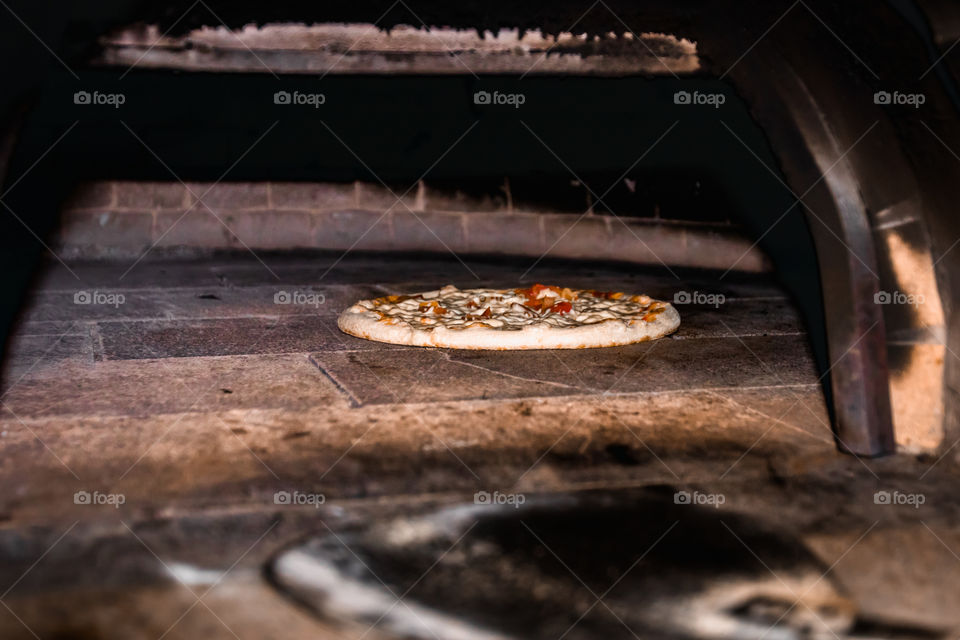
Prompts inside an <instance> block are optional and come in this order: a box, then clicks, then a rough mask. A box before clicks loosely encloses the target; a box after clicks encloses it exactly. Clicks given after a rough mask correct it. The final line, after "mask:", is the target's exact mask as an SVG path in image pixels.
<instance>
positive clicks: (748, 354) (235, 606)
mask: <svg viewBox="0 0 960 640" xmlns="http://www.w3.org/2000/svg"><path fill="white" fill-rule="evenodd" d="M261 257H262V258H263V259H264V262H265V263H266V264H261V263H260V262H259V261H258V260H255V259H253V258H251V257H249V256H235V255H225V256H213V257H210V258H205V259H193V258H175V257H167V258H158V259H149V258H148V259H147V260H144V261H143V262H142V263H140V264H138V265H137V266H136V267H135V268H133V269H131V270H129V272H128V273H126V274H125V275H124V272H125V271H127V269H128V268H129V267H130V264H127V263H123V264H118V263H111V262H90V263H80V262H78V263H71V264H70V265H69V267H70V269H71V270H72V271H73V274H75V276H76V277H75V276H74V275H73V274H71V273H70V272H69V271H68V270H67V269H66V268H64V267H63V266H60V265H56V264H54V265H50V266H49V267H48V268H47V269H46V271H45V272H44V274H43V275H42V276H41V277H40V278H39V280H38V283H37V286H36V288H35V289H34V291H33V292H32V293H31V295H30V299H29V301H28V304H27V306H26V308H25V310H24V313H23V317H22V319H21V322H20V324H19V325H18V327H17V330H16V333H15V335H14V336H13V337H12V339H11V341H10V343H9V347H8V351H7V354H6V358H5V362H4V365H3V375H2V378H0V384H2V393H3V395H2V398H0V399H2V406H0V460H2V463H0V481H2V483H3V486H4V487H5V489H6V490H5V491H4V492H3V494H2V498H0V556H2V562H0V567H2V568H0V604H4V605H6V606H5V607H3V608H0V631H2V637H34V636H32V635H31V631H28V629H29V630H32V633H35V634H36V636H38V637H42V638H47V637H51V638H53V637H57V638H74V637H75V638H158V637H160V636H163V637H166V638H179V637H183V638H193V637H211V638H213V637H225V638H228V637H234V636H237V637H242V638H248V637H249V638H261V637H271V638H273V637H290V638H301V637H302V638H326V637H331V638H332V637H359V636H360V635H361V633H354V632H355V631H356V629H355V628H354V627H350V626H349V625H348V626H346V627H345V626H344V623H343V622H342V620H341V621H335V620H334V619H335V618H336V616H330V615H324V614H323V612H319V613H318V612H317V611H316V610H311V609H309V608H308V609H305V608H303V607H301V606H300V605H299V604H297V602H296V601H295V600H294V599H292V598H288V597H286V596H285V595H284V589H283V585H282V584H280V585H279V588H278V587H277V586H276V585H277V584H278V583H276V582H275V581H273V580H271V579H270V570H269V567H270V566H271V565H270V560H271V558H273V557H275V556H276V554H277V553H278V552H280V551H281V550H283V549H285V548H289V547H291V546H293V545H295V544H296V543H297V542H298V541H299V540H302V539H305V538H306V539H309V538H310V537H311V536H315V535H319V534H324V535H326V534H329V533H330V532H337V531H341V532H350V531H364V530H366V529H367V528H369V527H370V526H371V523H375V522H384V521H390V522H393V521H396V518H398V517H413V516H414V515H415V514H422V513H427V512H430V511H431V510H434V509H438V508H442V507H444V506H445V505H446V506H449V505H456V504H462V503H467V504H471V505H472V504H473V500H474V493H475V492H477V491H488V492H494V491H501V492H503V493H504V494H509V495H517V494H520V495H523V496H525V497H529V499H530V500H531V501H535V500H536V499H538V497H544V496H553V497H557V496H560V497H562V496H565V495H567V496H573V495H580V494H582V493H583V492H591V491H601V492H608V493H611V494H614V495H627V496H629V495H631V494H630V492H631V491H637V490H640V489H642V488H644V487H668V488H669V492H670V493H669V495H672V492H673V491H674V490H687V491H689V492H694V491H699V492H700V495H713V496H716V495H723V496H724V503H723V504H722V505H721V506H720V507H719V513H720V514H730V516H731V517H733V516H734V515H736V516H738V517H748V518H753V519H755V520H756V521H757V522H762V523H764V525H765V526H770V527H774V528H775V529H777V530H781V531H786V532H787V533H789V535H791V536H793V537H794V538H796V540H797V541H798V542H797V544H800V545H802V546H803V547H805V548H806V549H808V550H809V551H810V552H811V553H812V554H813V555H814V556H816V558H817V560H818V561H819V562H820V563H822V569H823V571H824V574H825V576H826V577H825V578H824V580H825V581H827V582H829V583H830V584H832V585H835V586H836V589H837V591H838V592H843V593H847V594H848V595H849V596H850V598H851V600H852V601H853V602H854V603H855V605H856V607H857V608H858V611H859V612H860V613H859V616H860V618H858V619H869V620H874V621H876V620H880V621H882V622H884V623H885V624H886V623H889V624H888V626H887V627H884V629H886V631H884V633H887V635H888V636H889V637H894V636H892V635H890V634H893V633H895V632H896V633H901V635H900V636H896V637H923V636H918V635H917V634H919V633H921V630H923V629H929V630H934V631H939V630H947V631H949V630H951V629H957V628H960V616H958V613H957V612H958V611H960V609H958V608H957V607H956V606H955V605H956V604H957V601H956V600H957V598H958V596H956V595H955V593H956V590H955V588H951V585H953V586H954V587H955V585H956V584H957V583H958V581H960V559H958V558H957V556H956V555H955V554H956V553H958V552H960V526H958V521H957V516H958V513H960V510H958V509H957V505H958V503H960V501H958V499H957V497H956V496H955V495H954V493H955V492H954V491H953V479H954V478H956V462H955V460H954V459H953V457H952V456H950V455H946V456H944V457H943V458H942V459H937V458H936V457H928V458H915V457H908V456H894V457H891V458H887V459H883V460H876V461H867V460H858V459H855V458H853V457H849V456H843V455H840V454H838V453H836V450H835V448H834V445H833V440H832V437H831V434H830V431H829V427H828V424H829V420H828V415H827V411H826V407H825V405H824V401H823V395H822V391H821V388H820V386H819V384H818V383H817V373H816V371H815V367H814V365H813V363H812V359H811V357H810V355H809V352H808V349H807V346H806V338H805V335H804V332H803V328H802V326H801V323H800V321H799V320H798V317H797V313H796V311H795V310H794V308H793V307H792V305H791V304H790V302H789V300H788V299H787V298H786V297H785V296H784V294H783V293H782V291H781V290H780V289H779V288H778V287H777V286H776V285H775V284H774V283H773V282H772V281H771V280H770V279H769V278H766V277H761V276H744V275H737V274H731V275H730V276H728V277H727V278H724V279H718V277H717V276H716V274H713V275H711V274H704V273H682V274H680V275H681V279H679V280H678V279H676V278H674V277H673V276H671V275H670V274H667V273H665V272H660V271H657V270H643V269H638V268H637V267H636V266H630V267H622V266H617V265H598V264H577V263H570V262H549V261H544V262H542V263H540V264H538V265H537V266H536V268H534V269H533V270H532V271H531V272H530V273H529V274H528V275H527V277H526V278H525V280H524V281H525V282H534V281H541V282H558V283H563V284H568V285H570V286H575V287H576V286H586V287H591V288H616V289H622V290H629V291H637V292H641V291H642V292H645V293H649V294H651V295H655V296H659V297H662V298H666V299H672V298H673V294H674V293H675V292H676V291H680V290H685V291H699V292H704V293H722V294H723V295H724V296H726V302H725V304H722V305H719V306H717V307H716V308H714V307H712V306H705V305H701V306H697V305H683V306H680V307H679V310H680V313H681V316H682V318H683V324H682V326H681V329H680V330H679V331H678V332H677V334H675V335H674V336H673V337H671V338H667V339H664V340H661V341H657V342H653V343H648V344H641V345H634V346H631V347H626V348H616V349H602V350H583V351H576V352H574V351H569V352H563V351H561V352H525V353H483V352H460V351H453V350H427V349H417V348H404V347H397V346H391V345H380V344H376V343H372V342H368V341H363V340H358V339H355V338H353V337H350V336H346V335H343V334H341V333H340V332H339V331H338V330H337V329H336V324H335V319H336V315H337V313H338V312H339V311H340V310H341V309H342V308H343V307H344V306H345V305H347V304H349V303H350V302H352V301H353V300H355V299H358V298H363V297H370V296H371V295H379V294H382V293H386V292H402V291H413V290H417V289H421V288H425V287H433V286H440V285H443V284H447V283H449V282H453V283H456V284H457V285H458V286H461V287H468V286H470V285H472V284H476V286H481V283H482V285H484V286H485V285H494V286H513V285H515V284H517V283H518V281H519V278H520V276H521V275H522V274H523V273H524V271H526V269H527V268H528V267H529V266H530V265H529V264H528V263H526V264H524V263H518V264H514V263H511V262H509V261H504V260H502V259H498V260H489V261H488V260H481V259H470V260H468V261H467V265H466V267H465V266H464V265H461V264H460V263H458V262H456V261H454V260H447V259H442V258H437V257H424V256H417V257H411V256H397V255H390V256H376V255H358V256H349V257H347V258H345V259H343V260H338V258H339V256H331V255H325V254H320V255H313V256H305V255H300V256H296V255H294V256H289V255H288V256H282V255H273V256H261ZM438 274H442V275H438ZM121 276H122V277H121ZM78 292H86V293H88V294H90V298H91V299H92V300H93V303H91V304H77V303H75V296H76V295H77V293H78ZM281 292H286V293H288V294H291V296H292V295H293V294H294V293H297V294H299V298H298V300H303V301H306V302H307V304H304V305H300V304H277V303H275V296H277V295H278V294H280V293H281ZM117 294H122V296H123V299H122V303H119V304H118V303H117V301H118V300H119V298H118V297H117ZM318 294H322V300H323V302H322V303H318V300H320V298H319V296H318ZM110 296H113V297H110ZM310 296H312V297H310ZM281 299H283V298H282V297H281ZM98 301H104V302H106V301H112V304H99V303H98ZM878 490H885V491H890V492H893V491H897V492H899V495H901V496H914V495H922V496H923V499H924V504H923V505H919V506H917V508H914V507H913V506H911V505H877V504H875V503H874V493H875V492H876V491H878ZM78 492H80V493H78ZM277 492H286V494H283V493H281V494H280V496H281V498H280V503H277V502H276V495H277ZM88 494H89V496H90V499H89V502H90V503H94V504H85V503H84V502H86V496H87V495H88ZM287 494H289V495H290V496H292V497H291V500H290V502H294V501H296V500H297V499H298V498H297V496H300V499H301V500H305V501H306V503H305V504H299V505H298V504H289V503H284V501H283V496H284V495H287ZM321 495H322V496H323V498H322V499H323V503H322V504H319V505H318V504H314V503H315V502H318V501H319V498H317V497H316V496H321ZM311 496H312V498H311ZM121 500H122V504H116V503H117V502H120V501H121ZM915 501H916V500H914V502H915ZM97 502H100V503H101V504H95V503H97ZM690 508H691V510H692V511H691V512H693V510H696V509H701V508H703V507H696V506H691V507H690ZM710 508H711V510H712V507H710ZM681 513H683V512H682V511H681ZM343 535H347V534H346V533H345V534H343ZM593 535H594V536H595V539H593V540H590V541H589V544H585V547H584V550H582V553H584V554H586V555H585V557H586V558H587V559H588V561H589V558H590V557H591V555H590V554H591V553H592V552H591V549H592V548H599V547H602V545H603V542H604V539H605V536H604V534H603V532H594V534H593ZM598 562H599V560H598ZM627 564H629V563H627ZM423 568H424V569H426V568H427V567H423ZM827 568H829V570H827ZM623 569H626V567H623ZM463 584H464V585H465V586H464V588H465V589H467V590H469V584H470V580H469V576H465V577H464V582H463ZM396 586H397V588H398V589H399V591H398V595H399V593H402V592H403V591H404V590H405V587H406V586H408V585H396ZM3 590H5V592H4V591H3ZM198 598H199V600H198ZM771 622H772V621H771ZM898 624H899V625H905V626H904V627H903V629H900V627H896V625H898ZM890 625H893V626H890ZM911 625H912V626H911ZM368 627H369V625H363V626H362V628H363V629H366V628H368ZM877 628H879V627H877ZM897 629H900V630H899V631H897ZM388 632H389V629H388V628H387V627H386V626H385V625H380V626H378V627H377V628H375V629H373V630H372V631H370V632H369V633H368V634H367V635H366V637H368V638H375V637H393V636H389V635H387V634H388ZM623 632H624V633H625V634H626V630H624V631H623ZM164 633H166V635H163V634H164ZM903 634H906V635H903ZM910 634H913V635H910ZM578 637H589V636H578ZM598 637H599V636H598ZM604 637H606V636H604ZM624 637H630V635H629V634H627V635H625V636H624ZM851 637H855V636H851ZM863 637H867V636H863ZM871 637H872V636H871ZM882 637H887V636H882ZM926 637H929V636H926ZM935 637H939V636H935Z"/></svg>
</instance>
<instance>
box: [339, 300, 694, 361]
mask: <svg viewBox="0 0 960 640" xmlns="http://www.w3.org/2000/svg"><path fill="white" fill-rule="evenodd" d="M664 304H665V308H664V310H663V311H662V312H660V313H658V314H657V316H656V317H655V318H654V319H653V320H652V321H650V322H647V321H646V320H642V319H639V318H638V319H636V320H634V321H633V322H632V323H630V324H628V323H625V322H624V321H622V320H606V321H604V322H597V323H595V324H588V325H581V326H577V327H553V326H549V325H542V324H541V325H534V326H526V327H523V328H521V329H511V330H503V329H494V328H488V327H480V326H474V327H469V328H466V329H448V328H447V327H444V326H443V325H438V326H434V327H433V328H432V329H431V330H429V331H426V330H423V329H414V328H413V327H411V326H410V325H408V324H407V323H405V322H404V323H397V324H388V323H386V322H382V321H380V320H379V319H378V318H377V317H376V315H375V314H373V313H369V312H361V313H357V312H355V311H351V309H347V310H346V311H344V312H343V313H342V314H340V318H339V319H338V320H337V326H338V327H340V329H341V330H342V331H343V332H344V333H349V334H350V335H352V336H356V337H358V338H366V339H367V340H375V341H377V342H387V343H390V344H402V345H409V346H414V347H447V348H451V349H484V350H501V351H502V350H524V349H589V348H594V347H615V346H620V345H625V344H633V343H634V342H645V341H647V340H654V339H656V338H660V337H663V336H666V335H669V334H671V333H673V332H674V331H676V330H677V327H679V326H680V314H679V313H677V310H676V309H674V308H673V306H672V305H670V304H669V303H664Z"/></svg>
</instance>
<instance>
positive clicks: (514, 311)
mask: <svg viewBox="0 0 960 640" xmlns="http://www.w3.org/2000/svg"><path fill="white" fill-rule="evenodd" d="M666 307H667V305H666V304H665V303H663V302H660V301H657V300H653V299H651V298H650V297H649V296H644V295H633V296H631V295H627V294H624V293H620V292H603V291H590V290H574V289H568V288H560V287H551V286H544V285H540V284H537V285H534V286H532V287H530V288H529V289H464V290H460V289H457V288H456V287H454V286H453V285H448V286H446V287H444V288H442V289H440V290H438V291H428V292H426V293H421V294H416V295H411V296H399V295H394V296H384V297H382V298H375V299H373V300H361V301H360V302H358V303H357V304H355V305H353V306H352V307H351V308H350V309H348V312H352V313H369V314H372V315H375V316H376V317H377V319H378V320H379V321H380V322H384V323H387V324H391V325H394V324H406V325H408V326H410V327H412V328H413V329H416V330H418V331H432V330H433V329H434V328H436V327H438V326H443V327H446V328H447V329H467V328H470V327H484V328H488V329H499V330H502V331H511V330H514V331H515V330H520V329H523V328H524V327H529V326H533V325H546V326H550V327H557V328H563V327H582V326H586V325H593V324H598V323H601V322H617V321H619V322H623V323H624V324H627V325H632V324H633V323H635V322H638V321H646V322H653V321H654V320H655V319H656V316H657V315H658V314H659V313H661V312H662V311H664V309H665V308H666Z"/></svg>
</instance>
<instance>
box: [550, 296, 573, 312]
mask: <svg viewBox="0 0 960 640" xmlns="http://www.w3.org/2000/svg"><path fill="white" fill-rule="evenodd" d="M550 311H553V312H554V313H559V314H561V315H563V314H564V313H570V312H571V311H573V305H572V304H570V303H569V302H567V301H566V300H561V301H560V302H558V303H557V304H555V305H553V306H552V307H550Z"/></svg>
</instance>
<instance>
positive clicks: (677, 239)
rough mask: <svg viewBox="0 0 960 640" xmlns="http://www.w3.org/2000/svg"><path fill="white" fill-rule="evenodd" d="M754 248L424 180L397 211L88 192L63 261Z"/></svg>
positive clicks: (259, 194)
mask: <svg viewBox="0 0 960 640" xmlns="http://www.w3.org/2000/svg"><path fill="white" fill-rule="evenodd" d="M395 192H396V193H397V195H400V194H402V193H403V189H400V190H395ZM579 205H580V203H577V206H579ZM575 211H578V212H575ZM585 212H586V213H585ZM752 244H753V243H752V241H751V240H750V239H749V238H747V237H746V236H744V235H743V234H742V233H741V232H740V231H739V229H738V228H737V227H736V226H735V225H733V224H731V223H730V222H729V221H727V220H709V219H706V220H704V219H701V220H688V219H682V218H678V217H666V216H663V215H661V212H660V211H659V208H654V210H653V211H652V212H651V215H639V216H638V215H632V216H629V217H627V216H614V215H610V214H609V213H603V212H596V213H595V212H593V211H591V210H590V206H589V202H587V203H585V204H584V206H583V207H582V209H578V208H576V207H574V208H573V209H571V210H570V211H567V212H557V211H555V210H551V207H549V206H542V205H536V204H530V203H527V202H524V201H519V202H518V201H516V200H515V198H514V197H513V195H512V194H511V193H510V191H509V183H508V182H507V183H506V188H505V189H504V190H502V193H501V194H498V195H497V196H495V197H491V196H490V195H489V194H480V195H468V194H466V193H463V192H461V191H458V190H456V189H450V188H439V187H435V186H434V185H431V184H430V183H429V182H428V183H423V182H421V183H419V184H418V185H416V186H415V187H414V188H412V189H411V190H410V191H409V192H408V193H406V194H405V195H403V197H402V198H401V200H400V201H397V200H396V198H395V196H394V195H393V194H392V193H391V191H390V190H388V189H387V188H386V187H384V186H381V185H379V184H371V183H365V182H352V183H329V182H316V183H305V182H230V183H226V182H224V183H219V184H213V183H187V185H186V186H184V185H183V184H180V183H178V182H130V181H122V182H116V181H103V182H89V183H84V184H81V185H79V187H78V188H77V189H76V191H75V192H74V194H73V196H72V197H71V198H69V199H68V201H67V202H66V203H65V204H64V207H63V212H62V223H61V225H60V228H59V230H58V232H57V237H56V238H55V239H54V245H55V250H56V251H57V252H58V254H59V255H62V256H64V257H72V258H100V257H123V256H133V257H136V256H139V255H140V254H142V253H143V252H144V251H146V250H147V249H148V248H150V247H154V250H161V251H162V250H168V251H179V252H197V253H202V252H204V251H209V250H215V249H230V248H244V247H249V248H251V249H260V250H278V249H332V250H347V249H354V250H400V251H438V252H447V251H453V252H456V253H464V254H469V253H472V254H511V255H521V256H535V257H539V256H540V255H542V254H544V253H548V255H549V256H552V257H565V258H590V257H600V258H605V259H613V260H624V261H630V262H637V263H643V264H654V265H657V264H660V263H661V262H663V263H665V264H667V265H671V266H693V267H704V268H714V269H727V268H729V267H731V266H733V267H734V268H736V269H738V270H744V271H765V270H768V269H769V261H768V259H767V258H766V257H765V256H764V254H763V253H762V252H760V250H759V249H757V248H756V247H753V246H752Z"/></svg>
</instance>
